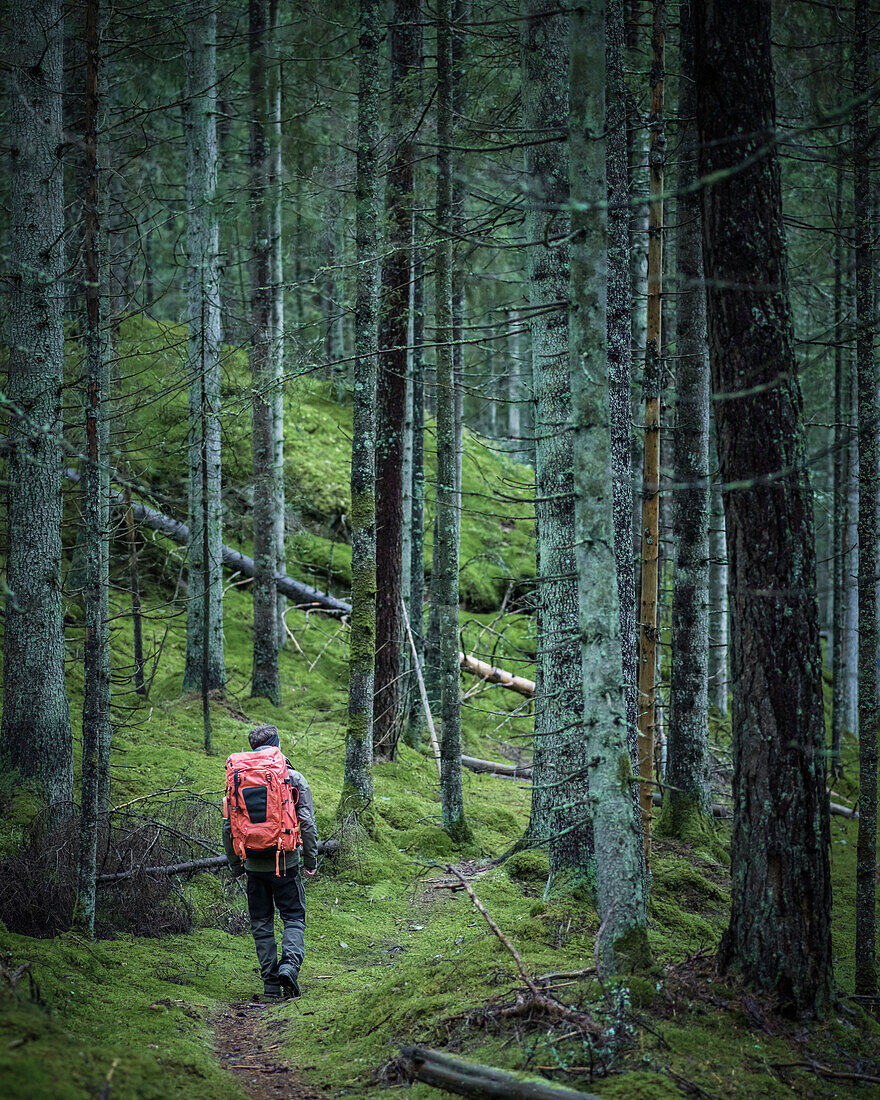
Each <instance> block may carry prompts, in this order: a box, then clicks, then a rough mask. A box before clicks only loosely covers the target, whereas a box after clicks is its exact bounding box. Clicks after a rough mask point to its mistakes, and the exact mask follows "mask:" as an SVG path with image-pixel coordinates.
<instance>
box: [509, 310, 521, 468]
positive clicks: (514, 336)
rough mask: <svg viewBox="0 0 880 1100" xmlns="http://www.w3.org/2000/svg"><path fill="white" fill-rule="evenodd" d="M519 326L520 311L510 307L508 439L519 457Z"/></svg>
mask: <svg viewBox="0 0 880 1100" xmlns="http://www.w3.org/2000/svg"><path fill="white" fill-rule="evenodd" d="M519 326H520V320H519V311H518V310H515V309H509V310H508V311H507V358H508V370H507V440H508V446H509V448H510V450H511V452H512V453H513V455H514V457H517V456H518V454H519V452H520V451H521V450H522V441H521V439H520V435H521V433H522V424H521V418H520V401H521V400H522V384H521V381H520V374H521V372H522V353H521V351H520V327H519Z"/></svg>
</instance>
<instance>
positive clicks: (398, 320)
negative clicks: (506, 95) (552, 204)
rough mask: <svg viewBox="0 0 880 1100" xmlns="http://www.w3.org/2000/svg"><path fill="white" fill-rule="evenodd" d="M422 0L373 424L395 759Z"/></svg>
mask: <svg viewBox="0 0 880 1100" xmlns="http://www.w3.org/2000/svg"><path fill="white" fill-rule="evenodd" d="M419 20H420V10H419V0H394V21H393V24H392V26H391V138H392V141H393V143H394V152H393V156H392V161H391V165H390V168H389V171H388V176H387V181H386V191H385V211H386V215H387V224H388V229H387V247H386V259H385V262H384V264H383V265H382V314H381V318H380V322H379V349H380V350H379V382H378V402H377V424H376V571H377V574H378V576H379V577H381V578H382V584H381V585H380V586H379V589H378V592H377V606H376V683H375V692H376V703H375V717H374V724H373V750H374V752H375V754H376V756H377V757H381V758H383V759H386V760H387V759H390V758H391V757H392V756H393V754H394V748H395V745H396V742H397V737H398V735H399V732H400V674H401V654H402V641H403V624H402V618H401V599H402V596H403V588H402V581H403V556H402V555H403V545H402V536H403V467H404V436H405V425H404V421H405V412H406V378H407V358H408V357H407V347H408V344H409V339H408V337H409V315H410V281H411V269H412V227H413V215H412V210H413V178H414V166H415V160H414V151H415V147H414V145H413V137H412V132H413V124H414V117H413V113H414V103H415V98H416V91H417V90H418V79H417V71H416V65H417V63H418V61H419V57H420V50H419V36H420V28H419Z"/></svg>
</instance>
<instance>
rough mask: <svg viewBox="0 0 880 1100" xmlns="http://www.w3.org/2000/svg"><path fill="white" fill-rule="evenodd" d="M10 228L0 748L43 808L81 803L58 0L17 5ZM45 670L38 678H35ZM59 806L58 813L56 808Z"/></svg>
mask: <svg viewBox="0 0 880 1100" xmlns="http://www.w3.org/2000/svg"><path fill="white" fill-rule="evenodd" d="M10 14H11V19H10V22H9V26H10V27H11V33H12V36H13V40H12V41H11V42H10V43H9V44H8V49H9V57H10V58H12V59H13V60H14V63H15V67H14V68H13V70H12V73H11V78H12V84H13V87H12V89H11V94H10V96H9V104H10V106H9V112H10V121H9V144H10V146H12V147H13V148H14V149H15V150H16V156H14V157H13V158H12V169H11V179H10V191H11V206H12V210H11V219H10V222H11V230H10V235H9V255H10V271H9V283H10V287H11V290H10V320H9V347H10V351H9V376H8V384H7V391H6V393H7V398H8V404H7V409H8V416H9V419H8V429H7V430H8V436H9V464H8V478H9V481H8V488H7V498H6V499H7V521H6V537H7V546H8V557H7V564H6V589H7V591H6V599H5V619H4V648H3V717H2V751H3V762H4V765H5V767H6V768H7V769H9V770H10V771H14V772H16V773H17V775H18V776H19V778H20V779H22V780H26V779H33V780H36V782H37V783H38V784H39V785H40V787H41V788H42V794H43V795H44V797H45V799H46V801H47V803H48V804H49V805H50V806H59V804H60V803H70V802H71V801H72V799H73V758H72V744H71V730H70V711H69V709H68V703H67V695H66V692H65V685H64V628H63V624H62V614H63V609H62V602H61V456H60V448H59V442H60V439H61V433H62V421H61V385H62V377H63V366H64V331H63V328H62V316H61V311H62V306H63V295H62V293H61V279H62V273H63V268H64V258H63V240H62V232H63V227H64V216H63V210H62V206H63V195H62V176H61V164H60V163H59V159H58V153H59V149H60V148H61V147H62V141H63V135H62V129H61V82H62V72H61V69H62V41H63V34H64V29H63V24H62V14H61V4H60V2H59V0H45V3H43V4H41V5H39V6H35V5H34V4H32V3H30V2H29V0H18V2H16V3H13V4H12V5H11V7H10ZM37 670H39V674H37ZM59 809H60V807H59Z"/></svg>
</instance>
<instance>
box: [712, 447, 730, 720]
mask: <svg viewBox="0 0 880 1100" xmlns="http://www.w3.org/2000/svg"><path fill="white" fill-rule="evenodd" d="M717 452H718V448H717V443H715V442H713V446H712V451H711V454H712V456H713V458H714V464H715V472H714V474H713V477H712V487H711V502H712V513H711V516H710V526H709V672H708V675H709V698H710V699H711V701H712V705H713V706H714V707H715V709H716V710H717V711H718V713H719V714H722V715H723V714H727V544H726V540H725V537H724V502H723V501H722V499H721V485H720V481H719V478H720V475H719V473H718V457H717Z"/></svg>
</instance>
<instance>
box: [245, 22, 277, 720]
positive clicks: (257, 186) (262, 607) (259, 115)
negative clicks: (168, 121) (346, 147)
mask: <svg viewBox="0 0 880 1100" xmlns="http://www.w3.org/2000/svg"><path fill="white" fill-rule="evenodd" d="M248 10H249V47H250V116H251V119H250V139H251V140H250V158H251V227H252V234H253V243H252V246H251V347H250V361H251V378H252V393H253V464H254V465H253V468H254V474H253V478H254V585H253V594H254V665H253V677H252V680H251V695H252V696H258V697H262V698H265V699H268V700H269V701H270V702H272V703H274V704H275V705H276V706H278V705H279V704H280V702H281V683H280V680H279V676H278V602H277V599H276V594H275V573H276V571H277V557H278V544H277V532H276V525H275V509H276V505H277V499H278V493H277V489H276V485H275V482H276V478H277V468H276V465H275V425H274V416H273V402H274V395H275V389H276V388H277V387H276V372H275V366H274V363H273V356H272V292H271V285H270V282H271V278H272V272H271V268H270V264H271V248H270V237H271V232H272V224H271V211H270V208H269V201H268V200H269V182H270V180H269V172H270V164H269V160H270V151H269V146H268V143H267V138H266V128H267V125H266V124H267V119H268V118H269V117H270V109H271V108H270V105H269V101H268V89H267V70H268V59H267V43H266V32H267V19H268V4H267V0H250V3H249V9H248Z"/></svg>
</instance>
